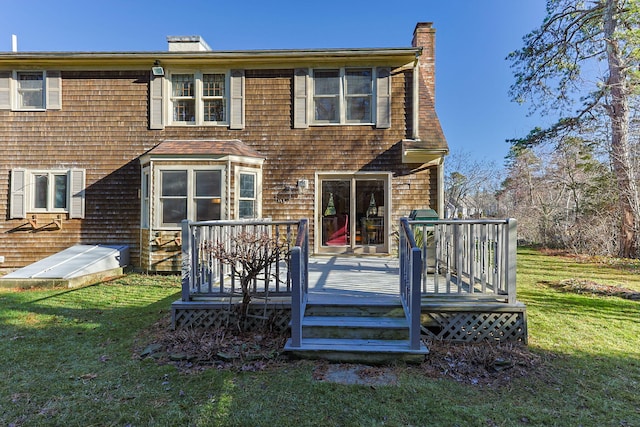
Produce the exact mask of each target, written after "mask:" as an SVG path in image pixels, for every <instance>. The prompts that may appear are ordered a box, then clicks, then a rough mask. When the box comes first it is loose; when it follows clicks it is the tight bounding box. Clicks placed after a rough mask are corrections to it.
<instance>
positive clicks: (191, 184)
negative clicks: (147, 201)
mask: <svg viewBox="0 0 640 427" xmlns="http://www.w3.org/2000/svg"><path fill="white" fill-rule="evenodd" d="M163 171H171V172H175V171H187V218H186V219H188V220H190V221H195V216H196V200H197V199H196V197H195V189H196V187H195V172H197V171H220V219H225V218H226V213H227V209H225V206H226V192H225V187H226V185H225V182H226V179H227V178H226V167H225V166H214V165H211V166H206V165H203V166H200V165H198V166H192V165H170V166H169V165H167V166H164V165H163V166H158V167H157V168H156V169H155V172H154V176H153V182H154V188H155V190H154V191H153V192H152V193H153V194H154V195H155V196H154V197H153V199H154V210H155V212H157V214H156V215H154V223H155V228H157V229H167V230H174V229H176V228H180V227H181V224H179V223H163V218H162V215H163V211H162V202H161V199H162V198H163V197H162V172H163Z"/></svg>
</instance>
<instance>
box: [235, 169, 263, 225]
mask: <svg viewBox="0 0 640 427" xmlns="http://www.w3.org/2000/svg"><path fill="white" fill-rule="evenodd" d="M242 175H253V176H254V177H255V180H254V197H253V198H244V197H240V176H242ZM235 194H236V197H235V203H234V211H235V217H236V219H247V218H242V217H240V201H247V200H252V201H253V203H254V205H253V206H254V216H253V218H261V217H262V197H261V196H262V170H261V169H256V168H247V167H241V166H236V168H235Z"/></svg>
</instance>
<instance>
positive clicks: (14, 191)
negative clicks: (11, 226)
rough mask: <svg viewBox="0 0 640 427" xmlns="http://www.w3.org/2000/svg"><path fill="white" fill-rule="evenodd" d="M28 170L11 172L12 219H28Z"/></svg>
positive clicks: (10, 214)
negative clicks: (26, 189)
mask: <svg viewBox="0 0 640 427" xmlns="http://www.w3.org/2000/svg"><path fill="white" fill-rule="evenodd" d="M26 179H27V171H26V169H13V170H12V171H11V202H10V203H11V206H10V210H9V216H10V217H11V218H26V217H27V194H26V191H25V188H26Z"/></svg>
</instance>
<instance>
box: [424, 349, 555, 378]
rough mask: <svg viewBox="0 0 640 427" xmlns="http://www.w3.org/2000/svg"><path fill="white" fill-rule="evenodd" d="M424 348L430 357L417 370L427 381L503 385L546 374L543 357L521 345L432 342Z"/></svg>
mask: <svg viewBox="0 0 640 427" xmlns="http://www.w3.org/2000/svg"><path fill="white" fill-rule="evenodd" d="M427 347H428V348H429V355H428V356H427V357H426V359H425V361H424V362H423V363H422V364H421V365H420V366H419V368H418V369H419V370H420V371H422V372H423V373H424V374H425V375H426V376H428V377H430V378H451V379H453V380H455V381H457V382H461V383H465V384H471V385H490V386H503V385H506V384H508V383H510V382H511V381H512V380H513V379H515V378H521V377H528V378H531V377H533V376H539V377H542V376H545V375H546V370H545V364H544V360H543V358H542V357H541V356H540V355H537V354H535V353H532V352H531V351H529V349H528V347H527V346H525V345H523V344H520V343H491V342H481V343H473V344H456V343H451V342H445V341H432V342H430V343H427Z"/></svg>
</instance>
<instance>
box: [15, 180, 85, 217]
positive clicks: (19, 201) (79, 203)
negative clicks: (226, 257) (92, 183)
mask: <svg viewBox="0 0 640 427" xmlns="http://www.w3.org/2000/svg"><path fill="white" fill-rule="evenodd" d="M84 187H85V171H84V169H66V170H30V169H21V168H16V169H13V170H12V171H11V201H10V204H11V208H10V217H11V218H26V217H27V214H36V213H67V214H68V215H69V218H84V200H85V194H84Z"/></svg>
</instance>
